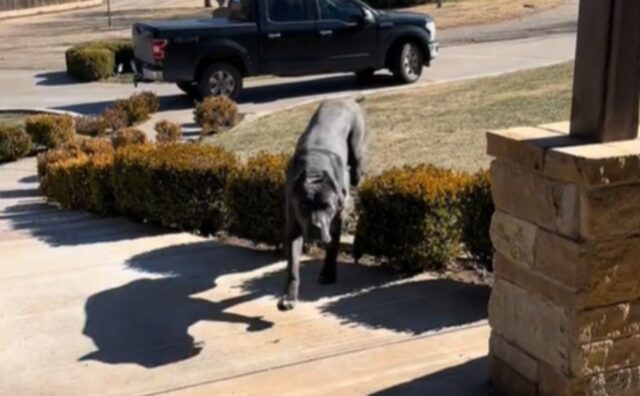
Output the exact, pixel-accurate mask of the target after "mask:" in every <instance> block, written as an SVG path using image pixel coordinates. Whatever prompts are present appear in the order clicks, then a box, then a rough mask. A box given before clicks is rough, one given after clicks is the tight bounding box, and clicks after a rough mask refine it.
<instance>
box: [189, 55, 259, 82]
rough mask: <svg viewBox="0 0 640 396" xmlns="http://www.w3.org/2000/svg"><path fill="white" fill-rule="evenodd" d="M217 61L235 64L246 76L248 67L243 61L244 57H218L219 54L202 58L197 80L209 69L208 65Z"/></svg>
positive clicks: (197, 71) (196, 76)
mask: <svg viewBox="0 0 640 396" xmlns="http://www.w3.org/2000/svg"><path fill="white" fill-rule="evenodd" d="M216 62H224V63H229V64H231V65H233V66H235V67H236V68H237V69H238V70H239V71H240V73H241V74H242V76H243V77H244V76H245V75H246V74H247V68H246V67H245V65H244V62H243V61H242V59H241V58H240V57H237V56H235V57H217V56H210V57H207V58H204V59H202V60H200V63H198V67H197V68H196V75H195V81H198V80H199V79H200V76H201V75H202V73H204V71H205V70H206V69H207V67H209V66H210V65H211V64H213V63H216Z"/></svg>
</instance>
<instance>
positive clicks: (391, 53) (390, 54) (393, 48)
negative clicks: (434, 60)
mask: <svg viewBox="0 0 640 396" xmlns="http://www.w3.org/2000/svg"><path fill="white" fill-rule="evenodd" d="M407 43H413V44H416V45H417V46H418V48H419V49H420V51H422V55H423V57H424V59H429V55H430V54H428V53H427V52H426V51H425V50H424V48H423V46H422V45H421V44H422V43H421V41H420V39H419V38H417V37H413V36H402V37H398V38H397V39H395V40H394V41H393V42H392V43H391V45H390V46H389V49H387V53H386V55H385V60H384V64H385V66H386V67H391V65H392V64H393V60H394V58H395V56H396V55H397V54H398V51H400V49H401V48H402V46H403V45H405V44H407Z"/></svg>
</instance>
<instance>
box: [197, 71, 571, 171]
mask: <svg viewBox="0 0 640 396" xmlns="http://www.w3.org/2000/svg"><path fill="white" fill-rule="evenodd" d="M572 74H573V65H572V64H569V63H567V64H562V65H556V66H551V67H545V68H541V69H535V70H530V71H524V72H517V73H512V74H507V75H503V76H499V77H491V78H483V79H478V80H473V81H465V82H456V83H447V84H439V85H432V86H425V87H419V88H411V89H408V90H405V91H402V92H399V93H392V94H375V95H371V96H367V99H366V100H365V102H364V104H363V105H364V108H365V111H366V113H367V116H366V117H367V124H368V128H369V133H370V136H371V138H370V150H369V151H370V160H369V172H370V173H378V172H380V171H382V170H384V169H385V168H389V167H393V166H401V165H405V164H417V163H423V162H424V163H432V164H435V165H438V166H443V167H448V168H455V169H460V170H465V171H475V170H477V169H479V168H484V167H487V166H488V164H489V157H487V155H486V154H485V149H486V148H485V132H486V131H487V130H489V129H497V128H508V127H515V126H527V125H537V124H542V123H549V122H556V121H563V120H567V119H568V118H569V109H570V99H571V81H572ZM316 107H317V104H312V105H305V106H301V107H297V108H294V109H291V110H286V111H283V112H279V113H275V114H272V115H270V116H266V117H262V118H260V119H258V120H254V121H248V122H246V123H244V124H242V125H240V126H239V127H238V128H237V129H235V130H232V131H230V132H227V133H222V134H220V135H217V136H214V137H211V138H208V139H207V142H209V143H213V144H219V145H222V146H224V147H226V148H228V149H231V150H233V151H236V152H237V153H238V154H240V155H241V156H247V155H250V154H253V153H255V152H258V151H261V150H267V151H273V152H287V153H290V152H292V151H293V149H294V145H295V142H296V140H297V139H298V136H299V135H300V133H301V132H302V131H303V130H304V128H305V126H306V124H307V123H308V121H309V119H310V117H311V115H312V113H313V112H314V110H315V108H316Z"/></svg>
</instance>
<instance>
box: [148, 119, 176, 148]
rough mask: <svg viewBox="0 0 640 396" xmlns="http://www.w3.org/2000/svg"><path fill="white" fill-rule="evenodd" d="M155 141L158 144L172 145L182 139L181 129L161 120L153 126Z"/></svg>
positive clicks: (173, 123)
mask: <svg viewBox="0 0 640 396" xmlns="http://www.w3.org/2000/svg"><path fill="white" fill-rule="evenodd" d="M155 130H156V141H157V142H158V143H174V142H178V141H180V139H182V127H181V126H180V124H176V123H175V122H171V121H167V120H162V121H158V122H157V123H156V126H155Z"/></svg>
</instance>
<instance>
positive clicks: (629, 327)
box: [574, 300, 640, 353]
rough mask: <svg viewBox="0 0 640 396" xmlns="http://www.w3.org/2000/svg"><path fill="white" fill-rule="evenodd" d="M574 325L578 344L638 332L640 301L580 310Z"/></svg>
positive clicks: (613, 338)
mask: <svg viewBox="0 0 640 396" xmlns="http://www.w3.org/2000/svg"><path fill="white" fill-rule="evenodd" d="M574 326H575V333H574V334H575V336H574V339H576V340H577V342H578V343H579V344H587V343H592V342H597V341H603V340H608V339H610V340H615V339H618V338H624V337H629V336H632V335H635V334H640V301H637V300H636V301H634V302H632V303H625V304H617V305H612V306H608V307H604V308H596V309H590V310H586V311H581V312H579V313H578V314H577V317H576V321H575V325H574ZM638 353H640V351H638Z"/></svg>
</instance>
